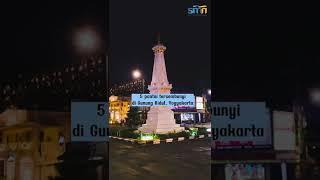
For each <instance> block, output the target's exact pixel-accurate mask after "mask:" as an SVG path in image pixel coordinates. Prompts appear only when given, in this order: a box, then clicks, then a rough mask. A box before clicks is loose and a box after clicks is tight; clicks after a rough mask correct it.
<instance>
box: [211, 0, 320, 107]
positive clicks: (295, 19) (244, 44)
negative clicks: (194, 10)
mask: <svg viewBox="0 0 320 180" xmlns="http://www.w3.org/2000/svg"><path fill="white" fill-rule="evenodd" d="M315 7H316V6H313V5H312V4H307V3H305V4H302V3H299V4H292V3H291V4H289V3H282V4H281V3H279V2H276V3H275V2H268V3H265V2H260V1H259V2H257V1H248V2H247V1H232V3H231V2H221V1H219V2H216V3H215V23H214V27H215V41H214V42H215V43H214V46H215V56H214V61H213V69H212V71H213V75H214V76H213V79H212V84H213V87H214V88H215V89H214V90H213V94H214V97H215V98H216V99H217V100H221V99H224V100H226V99H227V100H234V99H246V100H249V99H250V100H267V101H269V102H270V103H272V104H278V105H286V104H290V103H291V102H292V99H293V98H294V97H295V96H297V95H301V94H303V93H304V92H305V90H306V88H308V87H312V86H316V85H317V83H319V82H320V81H319V67H320V52H319V46H320V43H319V42H320V33H319V26H318V23H317V21H318V17H319V13H320V12H319V11H318V10H317V9H316V8H315Z"/></svg>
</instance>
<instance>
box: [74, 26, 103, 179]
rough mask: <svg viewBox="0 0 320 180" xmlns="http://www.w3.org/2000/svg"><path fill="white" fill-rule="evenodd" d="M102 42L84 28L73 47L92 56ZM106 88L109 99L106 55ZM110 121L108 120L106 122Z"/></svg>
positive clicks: (91, 30)
mask: <svg viewBox="0 0 320 180" xmlns="http://www.w3.org/2000/svg"><path fill="white" fill-rule="evenodd" d="M101 41H102V39H101V38H100V37H99V35H98V33H97V32H96V31H95V30H94V28H92V27H89V26H87V27H84V28H82V29H79V30H78V31H76V32H75V34H74V39H73V45H74V46H75V48H76V50H77V51H78V53H79V54H85V55H92V54H94V53H97V52H98V50H99V49H101ZM105 63H106V64H105V68H106V69H105V88H106V95H107V98H108V97H109V91H108V88H107V86H108V78H109V77H108V64H109V60H108V55H107V53H106V57H105ZM106 121H108V120H106ZM93 145H94V147H96V144H95V143H94V144H93ZM108 149H109V144H108V142H107V141H106V142H105V143H104V150H105V155H104V156H105V157H104V172H103V176H104V178H106V177H107V176H108V174H107V170H108V168H109V161H108V160H107V158H108Z"/></svg>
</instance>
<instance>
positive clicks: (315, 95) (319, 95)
mask: <svg viewBox="0 0 320 180" xmlns="http://www.w3.org/2000/svg"><path fill="white" fill-rule="evenodd" d="M309 95H310V100H311V102H312V103H313V104H315V105H320V89H319V88H314V89H310V92H309Z"/></svg>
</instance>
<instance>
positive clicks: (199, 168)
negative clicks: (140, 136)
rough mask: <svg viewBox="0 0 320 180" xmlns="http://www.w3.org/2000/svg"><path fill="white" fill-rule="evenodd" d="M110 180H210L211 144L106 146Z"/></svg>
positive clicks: (116, 142) (115, 142)
mask: <svg viewBox="0 0 320 180" xmlns="http://www.w3.org/2000/svg"><path fill="white" fill-rule="evenodd" d="M109 151H110V153H109V164H110V168H109V173H110V180H171V179H172V180H209V179H210V177H211V175H210V171H211V170H210V168H211V167H210V158H211V155H210V154H211V150H210V140H209V139H204V140H193V141H191V140H189V141H185V142H176V143H172V144H156V145H153V144H147V145H138V144H132V143H130V142H124V141H120V140H114V139H111V140H110V144H109Z"/></svg>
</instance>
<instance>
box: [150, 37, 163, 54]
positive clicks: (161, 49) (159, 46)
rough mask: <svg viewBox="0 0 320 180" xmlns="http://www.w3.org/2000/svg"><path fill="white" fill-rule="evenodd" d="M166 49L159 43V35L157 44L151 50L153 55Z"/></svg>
mask: <svg viewBox="0 0 320 180" xmlns="http://www.w3.org/2000/svg"><path fill="white" fill-rule="evenodd" d="M166 49H167V48H166V47H165V46H164V45H163V44H162V43H161V41H160V33H158V35H157V44H156V45H155V46H153V48H152V50H153V52H154V53H163V52H164V51H165V50H166Z"/></svg>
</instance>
